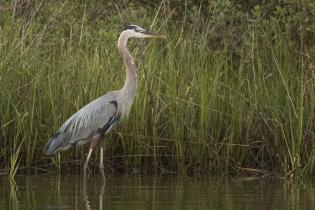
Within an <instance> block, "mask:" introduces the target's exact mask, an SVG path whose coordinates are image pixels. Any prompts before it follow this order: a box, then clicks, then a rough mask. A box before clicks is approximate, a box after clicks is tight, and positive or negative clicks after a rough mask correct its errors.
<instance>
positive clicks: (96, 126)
mask: <svg viewBox="0 0 315 210" xmlns="http://www.w3.org/2000/svg"><path fill="white" fill-rule="evenodd" d="M153 36H158V35H157V34H154V33H152V32H147V31H145V30H144V29H142V28H140V27H139V26H135V25H130V26H127V27H126V28H125V30H124V31H123V32H122V33H121V34H120V36H119V39H118V50H119V54H120V56H121V57H122V59H123V61H124V64H125V66H126V79H125V83H124V86H123V88H122V89H120V90H116V91H111V92H108V93H106V94H104V95H103V96H101V97H99V98H97V99H96V100H94V101H92V102H90V103H89V104H87V105H85V106H84V107H83V108H82V109H80V110H79V111H78V112H77V113H75V114H74V115H72V116H71V117H70V118H69V119H68V120H67V121H66V122H65V123H64V124H63V125H62V126H61V128H60V129H59V130H58V132H57V133H56V134H55V135H54V136H53V137H52V138H51V139H50V140H49V141H48V143H47V144H46V145H45V148H44V150H45V153H46V154H47V155H51V154H54V153H56V152H58V151H62V150H66V149H68V148H70V147H71V146H72V145H76V144H84V143H87V142H90V150H89V154H88V157H87V160H86V162H85V165H84V166H85V169H86V167H87V164H88V161H89V158H90V155H91V153H92V151H93V148H94V146H95V145H96V144H97V143H98V141H100V140H103V139H104V136H105V135H106V134H107V133H108V132H109V131H111V129H112V128H114V127H115V126H116V125H117V124H118V123H119V121H121V120H122V119H123V118H124V117H125V116H126V115H127V114H128V113H129V110H130V108H131V106H132V104H133V101H134V97H135V94H136V87H137V75H136V68H135V65H134V61H133V58H132V56H131V55H130V53H129V51H128V49H127V41H128V38H130V37H153ZM100 159H101V163H100V167H101V168H103V146H101V158H100Z"/></svg>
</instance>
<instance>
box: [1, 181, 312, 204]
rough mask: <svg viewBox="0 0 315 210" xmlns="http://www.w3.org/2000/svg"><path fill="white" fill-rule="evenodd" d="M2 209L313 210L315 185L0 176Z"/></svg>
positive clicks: (276, 182)
mask: <svg viewBox="0 0 315 210" xmlns="http://www.w3.org/2000/svg"><path fill="white" fill-rule="evenodd" d="M0 178H1V180H0V209H1V210H2V209H3V210H7V209H13V210H14V209H16V210H24V209H30V210H35V209H41V210H43V209H45V210H46V209H47V210H59V209H78V210H81V209H87V210H90V209H91V210H93V209H98V210H99V209H210V210H219V209H220V210H221V209H223V210H225V209H229V210H230V209H231V210H232V209H233V210H246V209H248V210H253V209H254V210H257V209H266V210H267V209H268V210H272V209H277V210H281V209H292V210H293V209H294V210H300V209H308V210H311V209H315V180H313V181H311V180H310V181H307V182H306V183H305V184H299V185H295V184H292V183H287V182H284V181H282V180H266V179H256V180H252V179H242V180H227V179H218V178H198V179H194V178H187V177H170V176H168V177H164V176H163V177H149V176H131V177H128V176H126V177H125V176H119V177H111V178H109V179H108V180H107V182H106V183H104V182H103V181H102V179H101V177H99V176H95V177H90V178H89V179H88V180H87V181H86V184H84V183H83V181H82V180H83V178H82V177H81V176H26V177H22V176H19V177H17V178H16V185H12V184H11V185H10V183H9V181H8V179H7V178H5V177H0Z"/></svg>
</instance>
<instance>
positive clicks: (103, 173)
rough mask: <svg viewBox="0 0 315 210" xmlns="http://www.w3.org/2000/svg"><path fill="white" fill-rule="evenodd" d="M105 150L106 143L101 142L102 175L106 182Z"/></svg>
mask: <svg viewBox="0 0 315 210" xmlns="http://www.w3.org/2000/svg"><path fill="white" fill-rule="evenodd" d="M104 148H105V142H104V140H103V142H101V147H100V171H101V174H102V177H103V179H104V180H106V177H105V172H104Z"/></svg>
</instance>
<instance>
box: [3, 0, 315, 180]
mask: <svg viewBox="0 0 315 210" xmlns="http://www.w3.org/2000/svg"><path fill="white" fill-rule="evenodd" d="M219 6H220V7H217V8H216V10H213V11H212V13H209V14H207V15H206V16H203V15H201V14H200V11H199V10H198V9H196V10H191V11H190V10H189V11H188V10H187V11H186V13H185V18H183V19H182V20H181V21H178V20H176V19H172V17H171V14H172V13H171V12H170V11H169V10H168V8H164V9H165V11H162V12H160V13H157V15H158V17H160V18H158V19H156V22H155V27H156V28H158V27H157V26H159V25H161V26H162V32H163V33H167V35H168V38H167V39H166V40H153V41H144V42H142V41H139V40H131V41H130V43H129V47H130V49H131V52H132V54H133V55H134V57H135V60H136V64H137V67H138V72H137V73H138V92H137V97H136V101H135V104H134V106H133V109H132V111H131V113H130V116H129V118H128V119H126V121H125V122H124V123H123V125H121V126H120V127H119V128H118V129H117V131H116V132H113V133H112V134H110V136H108V137H107V138H106V142H107V147H106V148H107V149H106V157H108V158H107V163H108V164H107V165H108V166H109V167H110V168H114V170H118V171H129V170H131V172H138V171H139V170H140V171H146V172H150V171H153V172H156V173H158V172H165V171H181V172H184V173H187V172H188V173H192V174H201V173H223V172H224V173H227V174H230V173H232V174H240V175H242V174H247V173H253V174H255V175H259V174H260V175H264V174H266V173H267V174H272V173H280V174H282V175H285V176H300V175H303V174H307V173H310V172H312V170H313V168H314V131H315V127H314V125H315V124H314V109H315V108H314V106H315V105H314V104H315V103H314V102H315V93H314V89H315V88H314V84H315V83H314V82H315V74H314V62H313V59H312V56H311V55H310V54H309V53H308V51H307V48H305V47H304V48H301V46H302V44H303V43H304V41H303V40H302V41H301V40H297V39H296V38H295V37H292V31H291V29H290V27H293V26H294V24H293V23H292V25H293V26H292V25H290V24H291V22H290V21H288V20H283V16H282V15H281V14H280V15H274V16H272V17H270V18H264V17H263V13H262V12H261V9H260V8H259V7H257V8H255V9H253V11H252V13H251V14H243V13H241V12H239V11H238V10H237V9H236V8H237V7H233V5H230V4H228V5H226V6H224V5H219ZM221 7H222V8H221ZM225 7H226V8H225ZM78 11H80V12H79V13H78ZM276 11H278V10H276ZM122 12H123V15H126V13H127V12H126V11H122ZM124 12H125V13H124ZM278 12H279V11H278ZM29 14H31V15H29V16H22V17H15V18H14V21H12V19H10V18H8V19H5V20H4V21H3V22H2V23H1V24H2V25H1V31H0V32H1V40H0V43H1V45H0V58H1V59H0V60H1V61H0V80H1V84H0V87H1V93H0V96H1V100H0V107H1V109H0V113H1V116H2V118H3V122H2V133H3V137H4V138H3V142H4V143H3V145H4V147H3V148H2V149H1V152H0V159H1V160H3V161H1V163H0V165H1V168H3V169H8V168H10V167H11V169H10V171H12V172H15V171H16V170H15V169H16V168H17V163H18V161H19V160H20V165H21V166H23V167H26V168H31V167H41V166H42V165H46V164H47V163H53V164H52V165H54V166H55V167H57V168H60V169H61V170H62V165H61V163H63V162H68V161H69V162H71V161H72V160H77V159H81V160H83V159H84V156H85V151H84V149H83V148H74V149H72V150H69V151H70V152H65V153H62V154H61V155H60V156H58V157H55V158H50V157H45V156H44V154H43V153H42V147H43V146H44V144H45V143H46V142H47V140H48V139H49V137H50V136H51V135H53V133H54V132H56V131H57V129H58V128H59V127H60V126H61V124H62V123H63V122H64V121H65V120H66V119H67V118H68V117H70V116H71V115H72V114H73V113H74V112H75V111H77V110H78V109H80V108H81V107H82V106H83V105H84V104H86V103H88V102H89V101H91V100H93V99H95V98H96V97H98V96H100V95H102V94H103V93H105V92H106V91H108V90H112V89H118V88H120V87H121V86H122V84H123V81H124V67H123V66H122V62H121V59H120V58H119V55H118V53H117V50H116V40H117V36H118V32H119V30H120V29H119V27H118V25H120V23H119V18H118V16H117V17H113V18H112V19H105V20H99V22H95V21H94V20H93V18H92V17H93V13H91V12H90V10H89V8H87V7H86V5H85V6H84V7H80V6H79V7H78V6H76V5H75V4H70V3H66V4H61V3H60V4H58V3H56V4H53V3H51V4H48V5H44V6H42V7H35V8H34V9H33V10H31V11H30V12H29ZM78 14H79V15H78ZM231 14H233V15H232V16H231ZM136 16H137V15H136ZM139 16H140V15H139ZM154 18H155V16H145V17H144V18H143V19H142V21H143V22H140V23H139V21H136V22H137V23H138V24H140V25H143V26H148V25H149V24H150V23H151V22H152V21H153V19H154ZM134 19H136V18H135V17H134ZM108 20H110V22H108ZM137 20H139V19H138V18H137ZM229 21H230V22H232V23H233V24H236V26H233V25H228V22H229ZM113 25H117V27H114V28H113ZM301 42H302V44H301ZM20 145H21V147H20ZM12 161H13V162H12ZM9 162H11V163H10V164H9ZM65 164H68V163H65ZM12 168H13V169H12Z"/></svg>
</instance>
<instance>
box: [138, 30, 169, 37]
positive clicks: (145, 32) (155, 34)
mask: <svg viewBox="0 0 315 210" xmlns="http://www.w3.org/2000/svg"><path fill="white" fill-rule="evenodd" d="M141 33H142V34H144V35H146V37H157V38H166V36H165V35H161V34H158V33H155V32H152V31H143V32H141Z"/></svg>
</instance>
